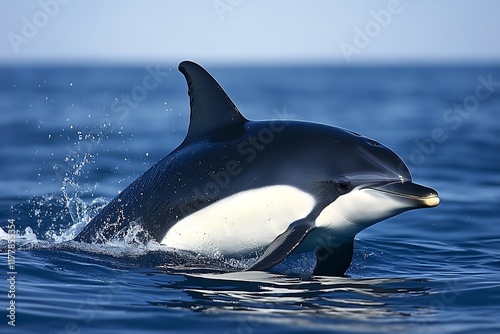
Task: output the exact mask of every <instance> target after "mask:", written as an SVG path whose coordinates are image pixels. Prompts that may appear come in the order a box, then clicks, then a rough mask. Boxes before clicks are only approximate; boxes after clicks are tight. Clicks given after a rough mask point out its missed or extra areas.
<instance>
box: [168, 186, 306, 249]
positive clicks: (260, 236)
mask: <svg viewBox="0 0 500 334" xmlns="http://www.w3.org/2000/svg"><path fill="white" fill-rule="evenodd" d="M315 203H316V201H315V199H314V197H313V196H312V195H310V194H308V193H307V192H304V191H302V190H300V189H298V188H295V187H292V186H288V185H274V186H269V187H263V188H258V189H252V190H248V191H243V192H240V193H238V194H235V195H232V196H230V197H226V198H224V199H222V200H220V201H217V202H215V203H213V204H211V205H209V206H208V207H206V208H203V209H201V210H199V211H197V212H195V213H193V214H191V215H189V216H187V217H185V218H183V219H182V220H180V221H179V222H177V223H176V224H175V225H174V226H173V227H172V228H171V229H170V230H169V231H168V232H167V234H166V235H165V237H164V238H163V240H162V241H161V244H162V245H165V246H167V247H169V248H174V249H179V250H187V251H192V252H197V253H200V254H204V255H209V256H212V255H219V254H220V255H223V256H241V255H249V254H251V253H252V252H256V251H258V250H259V249H262V248H263V247H266V246H268V245H269V244H270V243H271V242H272V241H273V240H274V239H276V237H277V236H278V235H280V234H281V233H283V232H284V231H285V230H286V229H287V228H288V226H289V225H290V224H291V223H293V222H294V221H296V220H299V219H301V218H304V217H306V216H307V215H308V214H309V213H310V212H311V211H312V209H313V208H314V205H315Z"/></svg>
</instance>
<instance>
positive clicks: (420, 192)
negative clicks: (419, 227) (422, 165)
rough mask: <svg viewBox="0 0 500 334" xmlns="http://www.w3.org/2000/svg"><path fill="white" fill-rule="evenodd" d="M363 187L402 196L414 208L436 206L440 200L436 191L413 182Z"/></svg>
mask: <svg viewBox="0 0 500 334" xmlns="http://www.w3.org/2000/svg"><path fill="white" fill-rule="evenodd" d="M365 189H373V190H376V191H380V192H383V193H386V194H389V195H391V196H394V197H400V198H404V199H406V200H408V201H410V202H412V205H413V206H414V207H415V208H432V207H435V206H438V205H439V202H440V199H439V195H438V193H437V191H435V190H434V189H432V188H428V187H424V186H422V185H420V184H417V183H413V182H394V183H386V184H382V185H373V186H368V187H365Z"/></svg>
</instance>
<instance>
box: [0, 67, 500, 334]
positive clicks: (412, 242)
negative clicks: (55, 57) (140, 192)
mask: <svg viewBox="0 0 500 334" xmlns="http://www.w3.org/2000/svg"><path fill="white" fill-rule="evenodd" d="M208 70H209V71H210V72H211V73H212V74H213V75H214V77H215V78H216V79H217V80H218V81H219V83H220V84H221V85H222V86H223V87H224V89H225V90H226V92H228V94H229V95H230V96H231V97H232V99H233V101H234V102H235V103H236V105H237V106H238V107H239V109H240V111H241V112H242V113H243V114H244V115H245V116H246V117H247V118H249V119H255V120H259V119H275V118H280V117H282V116H283V115H286V117H287V118H290V119H295V120H306V121H312V122H320V123H326V124H331V125H336V126H341V127H344V128H348V129H351V130H353V131H356V132H359V133H361V134H363V135H365V136H368V137H371V138H373V139H376V140H378V141H380V142H382V143H384V144H385V145H387V146H388V147H390V148H391V149H393V150H394V151H395V152H397V153H398V154H399V155H400V156H401V157H402V158H403V160H404V161H405V162H406V163H407V164H408V166H409V168H410V170H411V171H412V174H413V178H414V180H415V181H416V182H417V183H420V184H424V185H426V186H429V187H432V188H434V189H436V190H437V191H438V192H439V194H440V197H441V204H440V205H439V206H438V207H437V208H433V209H425V210H415V211H410V212H406V213H403V214H401V215H399V216H396V217H393V218H391V219H388V220H386V221H383V222H381V223H378V224H376V225H374V226H372V227H370V228H368V229H367V230H365V231H363V232H361V233H360V234H359V235H358V236H357V237H356V242H355V253H354V259H353V263H352V266H351V268H350V269H349V270H348V272H347V274H346V277H341V278H338V277H314V276H311V274H310V267H311V261H312V258H311V257H307V256H305V257H300V258H290V259H288V260H287V261H285V262H284V263H282V264H280V265H278V266H277V268H276V270H275V272H274V273H263V272H241V270H242V269H244V268H245V267H246V266H248V263H242V262H241V261H238V260H234V259H219V260H218V261H208V260H207V259H203V258H198V257H191V258H189V257H187V260H186V257H185V256H184V255H183V254H179V253H171V252H170V253H169V252H167V251H165V250H164V249H162V248H161V247H160V246H159V245H158V244H156V243H154V242H149V243H144V242H141V241H140V240H138V239H137V238H136V236H137V234H136V233H134V231H129V232H130V233H128V234H127V236H126V238H125V239H124V240H119V241H113V242H108V243H107V244H104V245H94V244H83V243H77V242H73V241H71V240H72V238H74V236H75V235H76V234H77V233H78V232H79V231H80V230H81V229H82V228H83V227H84V226H85V225H86V224H87V223H88V222H89V221H90V219H91V218H92V217H93V216H94V215H95V214H96V213H97V212H98V211H99V210H100V209H101V208H102V207H103V206H104V205H105V204H106V203H107V202H109V201H110V200H111V199H112V198H113V197H114V196H116V195H117V194H118V193H119V191H121V190H123V189H124V188H125V187H126V186H127V185H128V184H130V183H131V182H132V181H133V180H135V179H136V178H137V177H138V176H140V175H141V174H142V173H143V172H145V171H146V170H147V169H148V168H149V167H150V166H152V165H153V164H154V163H155V162H157V161H158V160H160V159H161V158H163V157H164V156H165V155H167V154H168V153H169V152H170V151H172V150H173V149H174V148H175V147H177V145H179V144H180V142H181V141H182V140H183V138H184V136H185V134H186V130H187V126H188V120H189V98H188V96H187V88H186V84H185V81H184V78H183V76H182V75H181V74H180V73H179V72H178V71H177V70H176V66H174V65H166V64H161V65H156V64H152V65H149V66H135V67H118V66H116V67H105V66H95V65H88V66H83V65H81V66H62V65H61V66H46V67H42V66H39V67H2V68H0V78H1V80H0V133H1V136H0V143H1V145H0V227H1V230H0V254H1V256H0V278H1V280H0V282H1V283H0V296H1V297H0V332H1V333H18V334H21V333H75V334H76V333H78V334H80V333H106V334H112V333H120V334H126V333H179V332H186V333H201V332H202V333H238V334H239V333H245V334H258V333H500V320H499V316H498V315H499V314H500V220H499V217H500V154H499V152H500V150H499V148H500V145H499V143H500V114H499V111H500V67H495V66H477V67H460V66H413V67H412V66H386V67H370V66H363V67H286V68H285V67H282V68H265V67H256V68H237V67H233V68H229V67H228V68H217V67H215V68H210V67H208ZM311 167H314V166H311ZM249 205H250V203H249ZM9 250H10V251H11V252H10V257H9ZM13 251H15V253H14V252H13ZM186 256H187V255H186ZM9 279H10V280H9ZM12 302H14V304H12ZM12 305H14V306H12ZM9 308H10V309H9ZM13 324H14V325H15V326H12V325H13Z"/></svg>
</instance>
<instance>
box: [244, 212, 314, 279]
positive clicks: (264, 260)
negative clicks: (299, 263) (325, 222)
mask: <svg viewBox="0 0 500 334" xmlns="http://www.w3.org/2000/svg"><path fill="white" fill-rule="evenodd" d="M315 227H316V226H315V225H314V222H313V221H310V220H308V219H306V218H304V219H300V220H297V221H295V222H293V223H292V224H291V225H290V226H289V227H288V229H287V230H286V231H285V232H283V233H282V234H280V235H279V236H278V237H277V238H276V239H274V241H273V242H271V244H269V246H268V247H267V249H266V251H265V252H264V254H262V256H261V257H259V258H258V259H257V262H255V263H254V265H253V266H251V267H250V268H248V269H247V270H267V269H269V268H271V267H272V266H274V265H275V264H278V263H279V262H281V261H283V260H284V259H286V258H287V257H288V255H290V254H291V253H292V252H293V251H294V250H295V249H296V248H297V246H299V245H300V243H301V242H302V240H304V238H305V237H306V236H307V235H308V234H309V232H311V231H312V230H313V229H314V228H315Z"/></svg>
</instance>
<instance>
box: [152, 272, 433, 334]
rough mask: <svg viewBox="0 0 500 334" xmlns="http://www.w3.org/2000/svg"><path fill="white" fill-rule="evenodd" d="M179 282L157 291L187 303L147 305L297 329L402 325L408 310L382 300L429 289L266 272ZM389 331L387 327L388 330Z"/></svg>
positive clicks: (188, 277) (398, 282) (391, 281)
mask: <svg viewBox="0 0 500 334" xmlns="http://www.w3.org/2000/svg"><path fill="white" fill-rule="evenodd" d="M184 277H185V280H184V281H181V282H175V283H173V284H172V283H170V284H168V285H161V284H160V285H159V287H160V288H164V289H169V290H170V289H179V290H182V291H184V292H185V293H186V294H187V295H189V297H190V298H182V300H177V301H175V300H169V301H165V302H154V303H152V304H155V305H163V306H168V307H174V308H183V309H186V308H189V309H191V310H193V311H198V312H207V313H211V314H213V313H217V314H223V313H226V314H228V315H231V316H234V315H240V316H245V317H247V320H246V321H249V320H248V319H254V320H253V321H257V322H258V321H260V322H263V321H266V322H269V321H271V322H275V321H279V322H283V321H285V322H289V323H294V322H297V321H299V322H300V323H301V324H302V325H314V326H317V325H318V321H317V319H318V317H319V318H322V319H323V322H324V325H326V324H328V323H330V325H331V321H329V320H328V319H332V318H335V319H338V320H341V319H344V320H377V319H378V320H381V321H383V322H385V321H389V319H394V318H395V317H397V318H400V319H401V320H400V321H397V322H401V325H403V324H404V320H403V317H405V316H409V315H410V313H411V312H412V310H406V311H405V310H404V309H401V305H391V304H390V303H388V302H387V301H388V299H389V298H390V300H391V301H394V300H397V299H398V298H405V297H410V296H411V295H413V296H414V295H426V294H428V293H429V289H428V288H425V287H423V286H422V285H423V283H424V281H422V280H411V279H404V278H374V279H354V278H347V277H321V276H317V277H312V278H308V279H304V278H298V277H289V276H283V275H277V274H271V273H267V272H234V273H223V274H185V275H184ZM187 300H190V301H187ZM398 304H399V303H398ZM413 311H415V310H413ZM311 316H313V317H311ZM313 319H314V321H313ZM309 322H314V324H313V323H311V324H308V323H309ZM320 322H321V321H320ZM339 325H340V324H339ZM365 325H366V323H365ZM393 325H394V324H393ZM379 329H380V328H379ZM394 329H395V328H394V326H391V330H394ZM401 329H402V330H403V329H404V328H401Z"/></svg>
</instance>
